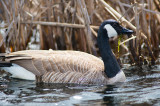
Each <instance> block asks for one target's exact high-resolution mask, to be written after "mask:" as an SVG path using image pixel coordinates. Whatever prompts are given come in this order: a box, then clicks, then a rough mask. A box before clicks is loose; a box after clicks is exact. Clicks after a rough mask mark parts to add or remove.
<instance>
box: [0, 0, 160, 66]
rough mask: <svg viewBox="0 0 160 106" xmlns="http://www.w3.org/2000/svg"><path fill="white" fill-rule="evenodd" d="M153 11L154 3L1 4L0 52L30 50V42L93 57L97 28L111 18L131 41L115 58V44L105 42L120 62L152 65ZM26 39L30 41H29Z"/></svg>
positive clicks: (156, 22) (33, 0)
mask: <svg viewBox="0 0 160 106" xmlns="http://www.w3.org/2000/svg"><path fill="white" fill-rule="evenodd" d="M159 11H160V2H159V0H134V1H133V0H106V1H104V0H63V1H61V0H24V1H23V0H1V1H0V20H1V23H0V28H1V32H2V30H4V32H5V33H0V47H1V48H0V52H13V51H18V50H25V49H30V48H29V43H32V44H38V45H40V49H50V48H51V49H54V50H79V51H84V52H88V53H90V54H93V55H96V56H98V55H99V52H98V49H97V44H96V36H97V29H98V26H99V25H100V24H101V22H103V21H104V20H106V19H110V18H113V19H116V20H117V21H119V22H120V23H121V24H122V25H123V26H126V27H128V28H130V29H132V30H134V31H135V34H133V35H134V36H136V38H135V39H132V40H129V41H127V42H126V43H125V45H124V44H122V46H121V48H120V51H121V53H118V52H117V39H114V40H113V41H111V46H114V49H113V51H114V53H115V55H116V56H119V57H121V58H122V57H125V56H126V55H124V54H127V53H129V57H130V58H129V61H130V62H131V63H136V64H140V65H141V64H144V63H147V61H149V62H150V63H155V62H156V60H157V58H158V57H159V39H160V12H159ZM37 33H38V34H39V39H40V42H37V41H36V39H37ZM31 38H34V39H35V40H34V41H33V42H31ZM123 39H128V38H125V37H124V38H123ZM123 62H124V61H123ZM127 62H128V61H127Z"/></svg>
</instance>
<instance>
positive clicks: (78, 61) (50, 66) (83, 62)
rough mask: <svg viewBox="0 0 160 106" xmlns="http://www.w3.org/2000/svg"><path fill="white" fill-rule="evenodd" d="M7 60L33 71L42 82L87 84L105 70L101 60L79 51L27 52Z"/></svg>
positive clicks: (8, 56) (15, 54) (10, 56)
mask: <svg viewBox="0 0 160 106" xmlns="http://www.w3.org/2000/svg"><path fill="white" fill-rule="evenodd" d="M6 60H7V61H10V62H12V63H15V64H18V65H20V66H22V67H24V68H25V69H27V70H28V71H31V72H32V73H34V74H35V75H36V76H37V80H38V81H40V82H41V81H42V82H54V83H55V82H57V83H61V82H66V83H67V82H70V83H77V82H78V81H79V80H81V82H84V80H85V82H86V80H88V79H91V77H93V79H95V77H96V76H95V75H96V73H97V74H101V75H102V71H103V70H104V64H103V62H102V60H101V59H99V58H97V57H95V56H93V55H90V54H87V53H84V52H79V51H53V50H49V51H47V50H26V51H19V52H14V53H10V54H8V55H6ZM99 77H100V76H99ZM76 79H78V80H76Z"/></svg>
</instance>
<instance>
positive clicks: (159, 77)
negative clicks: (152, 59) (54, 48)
mask: <svg viewBox="0 0 160 106" xmlns="http://www.w3.org/2000/svg"><path fill="white" fill-rule="evenodd" d="M123 70H124V72H125V74H126V76H127V80H126V82H125V83H122V84H116V85H108V86H107V85H103V86H96V85H90V86H86V85H75V84H38V85H37V84H36V83H35V82H34V81H24V80H17V79H10V80H8V78H1V80H0V81H1V82H0V105H1V106H2V105H7V106H8V105H21V106H23V105H25V106H41V105H42V106H43V105H45V106H73V105H74V106H106V105H107V106H112V105H113V106H115V105H117V106H126V105H135V106H150V105H154V106H160V66H158V65H157V66H154V67H152V68H149V67H146V66H144V67H143V68H139V67H130V66H127V65H125V68H124V69H123Z"/></svg>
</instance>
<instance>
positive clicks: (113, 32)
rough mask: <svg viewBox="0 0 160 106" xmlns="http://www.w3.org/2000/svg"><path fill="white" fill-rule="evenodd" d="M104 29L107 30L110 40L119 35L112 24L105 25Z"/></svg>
mask: <svg viewBox="0 0 160 106" xmlns="http://www.w3.org/2000/svg"><path fill="white" fill-rule="evenodd" d="M104 29H106V30H107V32H108V37H109V38H110V37H114V36H117V35H118V34H117V32H116V30H115V29H114V28H113V27H112V26H111V25H110V24H107V25H105V26H104Z"/></svg>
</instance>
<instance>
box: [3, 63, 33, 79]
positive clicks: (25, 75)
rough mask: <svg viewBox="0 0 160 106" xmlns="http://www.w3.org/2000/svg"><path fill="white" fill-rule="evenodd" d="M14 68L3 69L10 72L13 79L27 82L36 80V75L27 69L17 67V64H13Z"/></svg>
mask: <svg viewBox="0 0 160 106" xmlns="http://www.w3.org/2000/svg"><path fill="white" fill-rule="evenodd" d="M12 65H13V66H11V67H2V68H1V69H3V70H5V71H7V72H9V73H10V74H12V77H13V78H19V79H25V80H35V75H34V74H33V73H32V72H30V71H28V70H26V69H25V68H23V67H21V66H19V65H17V64H12Z"/></svg>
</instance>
